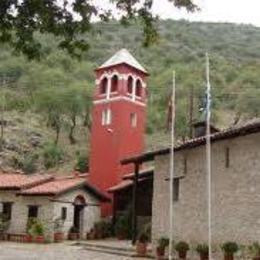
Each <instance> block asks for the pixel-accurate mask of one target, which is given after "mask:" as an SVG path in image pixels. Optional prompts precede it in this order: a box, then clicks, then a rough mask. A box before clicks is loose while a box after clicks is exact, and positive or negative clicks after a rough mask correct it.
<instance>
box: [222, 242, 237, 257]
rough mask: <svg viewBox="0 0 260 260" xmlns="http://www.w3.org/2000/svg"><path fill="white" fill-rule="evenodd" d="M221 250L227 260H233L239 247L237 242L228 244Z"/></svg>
mask: <svg viewBox="0 0 260 260" xmlns="http://www.w3.org/2000/svg"><path fill="white" fill-rule="evenodd" d="M221 249H222V251H223V252H224V259H225V260H233V259H234V254H235V253H236V252H237V251H238V245H237V243H235V242H226V243H224V244H223V245H222V246H221Z"/></svg>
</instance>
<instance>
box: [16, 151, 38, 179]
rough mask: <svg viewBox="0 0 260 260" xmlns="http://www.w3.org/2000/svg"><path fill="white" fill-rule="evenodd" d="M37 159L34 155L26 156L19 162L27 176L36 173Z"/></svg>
mask: <svg viewBox="0 0 260 260" xmlns="http://www.w3.org/2000/svg"><path fill="white" fill-rule="evenodd" d="M37 159H38V155H36V154H28V155H26V156H25V157H24V158H23V159H22V160H21V162H20V164H21V168H22V170H23V171H24V172H25V173H28V174H30V173H34V172H36V170H37V165H36V163H37Z"/></svg>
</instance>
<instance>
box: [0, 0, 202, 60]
mask: <svg viewBox="0 0 260 260" xmlns="http://www.w3.org/2000/svg"><path fill="white" fill-rule="evenodd" d="M168 1H169V2H172V3H173V5H174V6H176V7H177V8H182V7H184V8H186V9H187V10H188V11H194V10H196V8H197V6H196V5H195V4H194V3H193V0H168ZM153 2H154V1H153V0H145V1H141V0H132V1H130V0H110V3H111V4H112V5H113V8H114V9H115V10H117V11H118V12H117V13H119V16H120V19H121V22H122V23H123V24H127V23H128V22H129V21H130V20H134V19H138V18H139V19H140V20H141V22H142V25H143V34H144V44H145V45H149V44H150V43H152V42H154V41H155V40H156V38H157V30H156V26H155V21H156V19H157V17H155V16H154V15H153V14H152V6H153ZM94 17H96V18H99V19H101V20H102V21H109V20H110V19H112V18H113V16H112V11H111V9H110V7H109V8H106V7H104V6H102V7H100V6H98V5H97V4H96V3H95V1H87V0H72V1H68V0H60V1H53V0H37V1H31V0H2V1H0V42H2V43H8V44H9V45H10V46H12V48H13V49H14V50H15V51H17V52H21V53H23V54H25V55H26V56H27V57H28V58H29V59H33V58H40V56H41V54H42V52H41V51H42V44H41V42H40V40H39V39H37V33H40V34H44V33H48V34H53V35H55V36H57V38H58V41H59V42H58V45H59V47H60V48H62V49H66V50H67V51H68V52H69V53H70V54H71V55H74V56H78V57H79V56H80V55H81V53H82V51H86V50H87V49H88V48H89V44H88V41H87V40H86V39H84V38H83V37H82V36H81V35H82V33H85V32H91V31H92V29H93V27H92V24H91V21H92V19H93V18H94Z"/></svg>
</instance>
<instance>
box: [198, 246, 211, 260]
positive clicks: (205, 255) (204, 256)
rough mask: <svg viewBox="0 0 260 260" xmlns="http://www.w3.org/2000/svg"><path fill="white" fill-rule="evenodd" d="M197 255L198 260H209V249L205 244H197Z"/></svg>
mask: <svg viewBox="0 0 260 260" xmlns="http://www.w3.org/2000/svg"><path fill="white" fill-rule="evenodd" d="M196 251H197V253H198V254H199V255H200V260H208V259H209V247H208V245H207V244H199V245H197V247H196Z"/></svg>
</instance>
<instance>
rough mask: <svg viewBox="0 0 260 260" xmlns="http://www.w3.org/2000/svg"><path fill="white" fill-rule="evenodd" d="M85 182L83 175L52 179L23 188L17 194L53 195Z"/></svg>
mask: <svg viewBox="0 0 260 260" xmlns="http://www.w3.org/2000/svg"><path fill="white" fill-rule="evenodd" d="M85 183H86V178H85V177H83V178H82V177H77V178H76V177H74V178H64V179H61V178H60V179H53V180H51V181H49V182H46V183H43V184H41V185H36V186H34V187H32V188H29V189H24V190H22V191H21V192H19V195H27V196H30V195H38V196H39V195H40V196H43V195H47V196H55V195H58V194H60V193H63V192H65V191H68V190H70V189H73V188H76V187H80V186H82V185H83V184H85Z"/></svg>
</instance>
